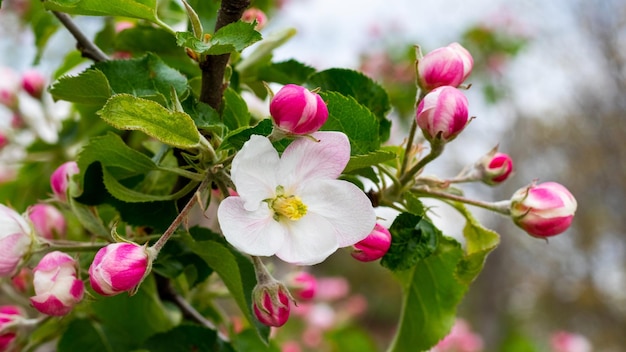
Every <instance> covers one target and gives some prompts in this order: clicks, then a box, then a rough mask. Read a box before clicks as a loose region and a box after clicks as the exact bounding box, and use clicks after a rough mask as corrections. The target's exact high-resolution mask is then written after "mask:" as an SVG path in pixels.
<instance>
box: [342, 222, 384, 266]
mask: <svg viewBox="0 0 626 352" xmlns="http://www.w3.org/2000/svg"><path fill="white" fill-rule="evenodd" d="M390 246H391V233H390V232H389V230H388V229H387V228H385V227H384V226H382V225H380V224H378V223H377V224H376V225H375V226H374V230H372V232H371V233H370V234H369V235H367V237H365V239H363V240H362V241H361V242H358V243H357V244H355V245H354V252H352V256H353V257H354V258H355V259H356V260H359V261H362V262H371V261H374V260H376V259H380V258H382V257H383V256H384V255H385V254H386V253H387V251H388V250H389V247H390Z"/></svg>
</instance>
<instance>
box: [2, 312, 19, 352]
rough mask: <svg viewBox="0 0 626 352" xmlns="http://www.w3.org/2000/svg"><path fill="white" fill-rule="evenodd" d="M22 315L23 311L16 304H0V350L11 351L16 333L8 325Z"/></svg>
mask: <svg viewBox="0 0 626 352" xmlns="http://www.w3.org/2000/svg"><path fill="white" fill-rule="evenodd" d="M23 316H24V312H23V311H22V309H21V308H20V307H18V306H14V305H6V306H0V331H2V332H1V333H0V351H12V350H13V347H14V346H13V342H14V341H15V339H16V337H17V335H16V334H15V332H14V331H12V330H11V329H10V325H11V324H12V323H13V322H14V321H15V320H16V319H20V318H22V317H23Z"/></svg>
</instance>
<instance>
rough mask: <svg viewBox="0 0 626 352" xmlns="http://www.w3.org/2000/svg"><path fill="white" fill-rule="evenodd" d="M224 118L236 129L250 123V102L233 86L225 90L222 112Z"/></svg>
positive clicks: (226, 122)
mask: <svg viewBox="0 0 626 352" xmlns="http://www.w3.org/2000/svg"><path fill="white" fill-rule="evenodd" d="M222 118H223V120H224V124H225V125H226V126H227V127H228V128H229V129H230V130H236V129H237V128H240V127H245V126H248V125H249V124H250V112H249V110H248V104H246V101H245V100H243V98H242V97H241V95H239V94H238V93H237V92H235V91H234V90H233V89H232V88H227V89H226V90H225V91H224V112H223V113H222Z"/></svg>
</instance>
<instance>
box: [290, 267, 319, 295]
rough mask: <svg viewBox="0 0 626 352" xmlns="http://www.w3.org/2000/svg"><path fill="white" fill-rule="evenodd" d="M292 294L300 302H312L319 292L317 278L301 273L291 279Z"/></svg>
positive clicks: (304, 272)
mask: <svg viewBox="0 0 626 352" xmlns="http://www.w3.org/2000/svg"><path fill="white" fill-rule="evenodd" d="M290 286H291V293H292V294H293V296H294V297H295V298H296V299H297V300H300V301H310V300H312V299H313V297H315V292H316V291H317V279H316V278H315V276H313V275H311V274H309V273H307V272H306V271H301V272H299V273H297V274H295V275H294V276H293V277H292V278H291V279H290Z"/></svg>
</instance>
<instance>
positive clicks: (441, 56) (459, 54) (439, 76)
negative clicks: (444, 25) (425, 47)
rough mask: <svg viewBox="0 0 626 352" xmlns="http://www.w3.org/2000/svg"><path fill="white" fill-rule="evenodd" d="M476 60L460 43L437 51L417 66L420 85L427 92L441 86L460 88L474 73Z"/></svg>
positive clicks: (424, 58) (427, 55) (426, 56)
mask: <svg viewBox="0 0 626 352" xmlns="http://www.w3.org/2000/svg"><path fill="white" fill-rule="evenodd" d="M473 66H474V59H473V58H472V55H471V54H470V53H469V51H467V50H466V49H465V48H464V47H462V46H461V45H460V44H459V43H452V44H450V45H448V46H446V47H443V48H439V49H435V50H433V51H431V52H430V53H428V54H426V55H425V56H424V57H423V58H421V59H420V60H419V62H418V64H417V72H418V77H419V84H420V86H421V87H422V89H424V90H426V91H430V90H433V89H435V88H437V87H441V86H452V87H458V86H459V85H460V84H461V83H463V81H465V79H466V78H467V76H469V75H470V73H471V72H472V68H473Z"/></svg>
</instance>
